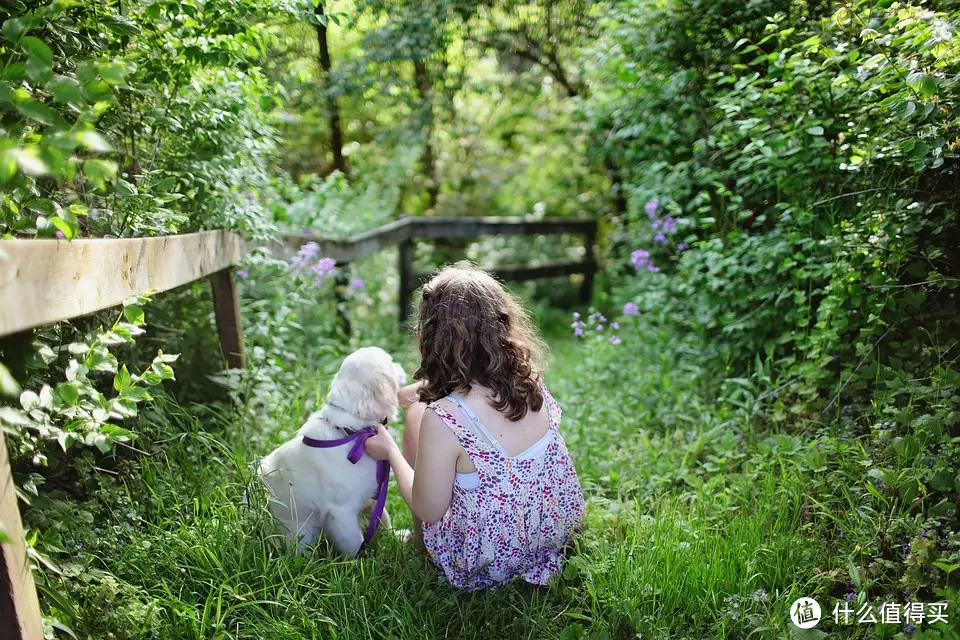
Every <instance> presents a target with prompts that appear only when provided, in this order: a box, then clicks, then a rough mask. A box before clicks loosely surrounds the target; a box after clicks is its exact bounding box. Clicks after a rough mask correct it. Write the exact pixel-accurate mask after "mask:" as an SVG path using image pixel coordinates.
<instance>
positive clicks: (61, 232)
mask: <svg viewBox="0 0 960 640" xmlns="http://www.w3.org/2000/svg"><path fill="white" fill-rule="evenodd" d="M53 235H55V236H57V239H58V240H63V239H64V238H66V237H67V236H65V235H63V231H60V229H57V231H56V233H54V234H53Z"/></svg>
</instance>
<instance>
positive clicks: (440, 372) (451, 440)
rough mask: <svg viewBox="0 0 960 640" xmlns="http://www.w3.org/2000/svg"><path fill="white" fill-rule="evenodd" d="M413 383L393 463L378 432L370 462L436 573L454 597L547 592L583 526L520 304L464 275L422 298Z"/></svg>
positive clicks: (467, 271)
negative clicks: (511, 585) (391, 487)
mask: <svg viewBox="0 0 960 640" xmlns="http://www.w3.org/2000/svg"><path fill="white" fill-rule="evenodd" d="M416 337H417V341H418V343H419V347H420V358H421V360H420V368H419V369H418V370H417V372H416V373H415V374H414V378H415V379H416V380H418V381H419V382H418V383H417V384H415V385H412V386H411V387H407V388H405V389H403V390H401V392H400V394H399V395H400V400H401V404H402V405H404V406H409V405H411V402H412V401H413V400H414V399H415V398H416V397H419V400H420V402H418V403H416V404H413V405H412V406H410V408H409V410H408V411H407V419H406V430H405V432H404V434H403V450H402V451H401V450H400V448H399V447H398V446H397V444H396V443H395V442H394V441H393V439H392V438H391V437H390V435H389V434H388V433H387V431H386V430H385V429H383V428H382V427H381V428H380V430H379V433H377V435H376V436H373V437H372V438H370V439H369V440H367V443H366V447H367V452H368V453H369V454H370V455H371V456H373V457H374V458H378V459H381V460H383V459H386V460H389V461H390V465H391V466H392V467H393V471H394V473H395V474H396V478H397V487H398V489H399V490H400V495H401V496H403V499H404V501H406V503H407V505H408V506H409V507H410V510H411V512H412V513H413V516H414V523H415V527H416V529H417V531H415V535H417V534H421V531H420V530H421V526H422V539H423V544H424V546H425V547H426V549H427V552H428V553H429V554H430V557H431V558H432V559H433V561H434V563H436V565H437V566H438V567H439V568H440V569H441V570H442V571H443V573H444V574H445V575H446V577H447V579H448V580H449V581H450V582H451V583H452V584H453V585H454V586H456V587H460V588H465V589H480V588H492V587H496V586H498V585H501V584H504V583H506V582H509V581H510V580H512V579H513V578H516V577H517V576H520V577H522V578H523V579H524V580H526V581H528V582H531V583H534V584H544V583H546V581H547V579H548V578H549V577H550V576H551V575H553V574H555V573H557V572H558V571H559V570H560V567H561V564H562V562H563V548H564V546H565V545H567V543H569V541H570V536H571V534H572V533H573V532H574V530H575V529H576V528H577V527H578V524H579V522H580V520H581V518H582V517H583V510H584V503H583V494H582V492H581V490H580V483H579V481H578V480H577V474H576V471H575V470H574V468H573V462H572V461H571V460H570V455H569V453H568V452H567V447H566V444H565V443H564V441H563V437H562V436H561V435H560V431H559V427H560V407H559V406H558V405H557V403H556V401H554V399H553V397H552V396H551V395H550V392H549V391H547V388H546V387H545V386H544V385H543V380H542V370H541V368H540V367H539V366H538V364H537V362H538V357H539V355H540V346H541V343H540V340H539V338H538V337H537V335H536V333H535V331H534V330H533V329H532V328H531V326H530V322H529V320H528V318H527V316H526V314H525V312H524V311H523V309H522V308H521V306H520V304H519V303H518V302H517V301H516V300H515V299H514V298H513V297H512V296H511V295H510V294H508V293H507V292H506V291H504V289H503V287H501V286H500V284H499V283H498V282H497V281H496V280H494V279H493V278H492V277H491V276H490V275H489V274H487V273H486V272H484V271H482V270H480V269H478V268H476V267H473V266H470V265H468V264H465V263H461V264H457V265H455V266H453V267H447V268H445V269H443V270H442V271H440V273H439V274H438V275H437V276H435V277H434V278H433V279H432V280H430V282H428V283H427V284H426V285H424V287H423V293H422V297H421V300H420V305H419V309H418V313H417V320H416Z"/></svg>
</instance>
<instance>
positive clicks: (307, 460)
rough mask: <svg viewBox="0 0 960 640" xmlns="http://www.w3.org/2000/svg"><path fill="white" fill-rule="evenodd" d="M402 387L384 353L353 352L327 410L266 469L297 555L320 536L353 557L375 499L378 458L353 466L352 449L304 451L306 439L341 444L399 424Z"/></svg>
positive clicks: (276, 452)
mask: <svg viewBox="0 0 960 640" xmlns="http://www.w3.org/2000/svg"><path fill="white" fill-rule="evenodd" d="M404 382H406V375H405V374H404V372H403V368H401V367H400V365H398V364H396V363H395V362H393V360H392V359H391V358H390V355H389V354H388V353H387V352H386V351H384V350H383V349H379V348H377V347H364V348H362V349H358V350H357V351H354V352H353V353H351V354H350V355H349V356H347V357H346V358H345V359H344V361H343V363H341V365H340V370H339V371H337V375H336V376H334V378H333V382H331V383H330V392H329V393H328V394H327V402H326V404H324V405H323V407H321V409H320V411H317V412H316V413H314V414H312V415H311V416H310V418H309V419H308V420H307V421H306V423H304V425H303V426H302V427H300V431H298V432H297V435H296V436H295V437H294V438H292V439H291V440H289V441H288V442H286V443H284V444H282V445H280V447H278V448H277V449H276V450H274V451H273V452H272V453H271V454H270V455H268V456H267V457H265V458H264V459H263V460H262V461H261V463H260V476H261V477H262V478H263V480H264V481H265V482H266V484H267V486H268V487H269V488H270V493H271V500H270V506H271V509H272V510H273V514H274V515H275V516H276V517H277V518H278V519H279V520H280V521H281V522H282V523H283V524H284V526H285V527H286V528H287V532H288V534H287V540H288V541H289V542H291V543H292V542H294V541H297V540H299V542H298V547H297V551H298V552H299V553H302V552H303V551H304V550H305V548H306V547H307V546H308V545H312V544H314V543H316V542H317V539H318V538H319V536H320V534H321V533H322V534H323V535H324V536H325V537H326V538H327V539H329V540H330V541H331V542H333V544H334V546H335V547H336V548H337V551H339V552H340V553H345V554H350V555H356V553H357V552H358V551H359V550H360V545H361V544H362V543H363V532H362V530H361V528H360V523H359V521H358V515H359V513H360V512H361V511H362V510H363V509H364V507H365V506H366V505H367V503H368V502H369V501H370V498H371V497H373V496H374V495H375V493H376V491H377V477H376V476H377V472H376V462H375V461H374V460H373V458H371V457H370V456H368V455H367V454H366V453H364V454H363V457H362V458H361V459H360V460H359V462H357V463H356V464H353V463H351V462H350V461H349V460H347V452H348V451H349V450H350V447H351V446H352V443H350V444H345V445H342V446H338V447H334V448H328V449H323V448H315V447H311V446H308V445H306V444H304V442H303V436H308V437H309V438H314V439H317V440H336V439H339V438H343V437H344V436H347V435H349V434H351V433H353V432H355V431H358V430H360V429H362V428H364V427H370V426H376V425H378V424H382V423H384V422H386V421H389V420H393V419H396V415H397V409H398V405H397V391H398V390H399V388H400V385H402V384H403V383H404ZM384 515H386V514H384ZM387 522H389V521H388V520H387Z"/></svg>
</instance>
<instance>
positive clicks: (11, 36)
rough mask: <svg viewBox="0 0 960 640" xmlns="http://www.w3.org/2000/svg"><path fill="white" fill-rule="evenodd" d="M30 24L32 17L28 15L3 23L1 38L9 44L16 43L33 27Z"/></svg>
mask: <svg viewBox="0 0 960 640" xmlns="http://www.w3.org/2000/svg"><path fill="white" fill-rule="evenodd" d="M32 22H33V16H32V15H30V14H27V15H24V16H18V17H16V18H10V19H9V20H6V21H4V23H3V28H2V32H3V37H4V38H6V39H7V40H9V41H10V42H14V43H15V42H17V41H18V40H20V38H22V37H23V36H24V35H25V34H26V33H28V32H29V31H30V28H31V27H32V26H33V25H32Z"/></svg>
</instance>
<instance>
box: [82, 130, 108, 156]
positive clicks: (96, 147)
mask: <svg viewBox="0 0 960 640" xmlns="http://www.w3.org/2000/svg"><path fill="white" fill-rule="evenodd" d="M77 141H78V142H79V143H80V144H82V145H83V146H85V147H86V148H87V149H89V150H90V151H95V152H97V153H107V152H109V151H113V146H112V145H111V144H110V143H109V142H107V139H106V138H104V137H103V136H102V135H100V134H99V133H97V132H96V131H81V132H79V133H78V134H77Z"/></svg>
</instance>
